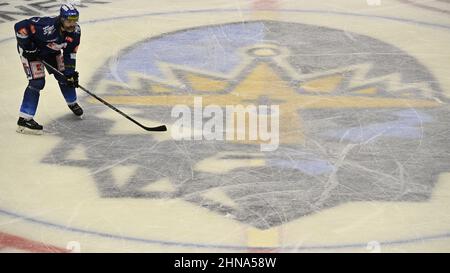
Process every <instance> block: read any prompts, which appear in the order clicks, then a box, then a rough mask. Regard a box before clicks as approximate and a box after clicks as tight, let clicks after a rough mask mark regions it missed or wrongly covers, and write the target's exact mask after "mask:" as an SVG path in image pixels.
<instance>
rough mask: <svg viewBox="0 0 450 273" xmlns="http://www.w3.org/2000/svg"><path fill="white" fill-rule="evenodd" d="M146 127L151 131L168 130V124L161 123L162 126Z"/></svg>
mask: <svg viewBox="0 0 450 273" xmlns="http://www.w3.org/2000/svg"><path fill="white" fill-rule="evenodd" d="M144 129H145V130H146V131H149V132H165V131H167V127H166V125H161V126H157V127H145V128H144Z"/></svg>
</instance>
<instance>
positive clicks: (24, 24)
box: [14, 17, 81, 73]
mask: <svg viewBox="0 0 450 273" xmlns="http://www.w3.org/2000/svg"><path fill="white" fill-rule="evenodd" d="M14 30H15V33H16V38H17V43H18V46H19V47H21V48H22V49H25V50H34V49H39V51H40V53H39V55H40V56H41V57H42V58H45V57H47V56H49V55H52V54H55V55H56V54H59V53H60V52H61V50H62V51H63V56H64V65H65V73H71V72H73V71H74V70H75V65H76V53H77V50H78V45H79V44H80V36H81V29H80V26H78V25H77V26H76V28H75V31H74V32H66V31H62V30H61V23H60V21H59V17H32V18H30V19H25V20H22V21H20V22H17V23H16V24H15V25H14Z"/></svg>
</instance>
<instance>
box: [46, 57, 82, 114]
mask: <svg viewBox="0 0 450 273" xmlns="http://www.w3.org/2000/svg"><path fill="white" fill-rule="evenodd" d="M52 61H53V62H54V63H55V66H53V67H57V68H58V70H59V71H61V72H63V71H64V60H63V57H62V54H59V55H57V56H56V57H55V58H53V60H52ZM49 64H52V63H51V62H49ZM53 75H54V77H55V79H56V80H57V81H58V85H59V88H60V89H61V93H62V94H63V96H64V99H65V100H66V103H67V106H69V109H70V110H71V111H72V112H73V113H74V114H75V115H76V116H79V117H82V116H83V109H82V108H81V107H80V105H79V104H78V101H77V93H76V90H75V87H72V86H69V85H68V84H67V82H66V79H65V78H62V77H61V76H59V75H57V74H56V73H53Z"/></svg>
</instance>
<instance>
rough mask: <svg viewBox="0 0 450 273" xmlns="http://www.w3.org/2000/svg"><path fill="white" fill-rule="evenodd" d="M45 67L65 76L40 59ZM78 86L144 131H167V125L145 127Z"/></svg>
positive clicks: (81, 87) (79, 86)
mask: <svg viewBox="0 0 450 273" xmlns="http://www.w3.org/2000/svg"><path fill="white" fill-rule="evenodd" d="M42 62H43V63H44V64H45V66H46V67H48V68H50V69H51V70H52V71H53V72H55V73H56V74H58V75H59V76H60V77H65V76H64V74H63V73H61V72H60V71H59V70H57V69H56V68H54V67H53V66H51V65H49V64H48V63H47V62H46V61H44V60H43V61H42ZM78 88H80V89H81V90H83V91H84V92H86V93H88V94H89V95H91V96H92V97H94V98H95V99H97V100H98V101H100V102H101V103H103V104H104V105H106V106H108V107H109V108H111V109H112V110H114V111H116V112H117V113H119V114H121V115H122V116H124V117H125V118H126V119H128V120H129V121H131V122H133V123H134V124H136V125H137V126H139V127H141V128H142V129H144V130H146V131H153V132H164V131H167V127H166V125H160V126H156V127H147V126H144V125H142V124H141V123H139V122H137V121H136V120H135V119H133V118H132V117H130V116H128V115H127V114H125V113H124V112H122V111H120V110H119V109H117V108H116V107H114V106H113V105H111V104H110V103H109V102H107V101H105V100H104V99H102V98H100V97H99V96H97V95H95V94H94V93H92V92H91V91H89V90H87V89H86V88H84V87H83V86H81V85H78Z"/></svg>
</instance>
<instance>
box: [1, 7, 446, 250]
mask: <svg viewBox="0 0 450 273" xmlns="http://www.w3.org/2000/svg"><path fill="white" fill-rule="evenodd" d="M44 2H45V3H44ZM81 3H82V5H81V6H80V8H79V10H80V13H81V18H80V25H81V29H82V38H81V46H80V49H79V52H78V59H77V70H78V71H79V72H80V83H81V84H82V85H84V86H85V87H87V88H88V89H90V90H91V91H93V92H94V93H96V94H97V95H99V96H101V97H103V98H105V99H106V100H107V101H109V102H111V103H112V104H114V105H116V106H117V107H118V108H120V109H122V110H124V111H125V112H126V113H128V114H130V115H131V116H133V117H135V118H136V119H137V120H139V121H140V122H142V123H144V124H146V125H157V124H167V126H168V127H169V132H167V133H149V132H146V131H144V130H142V129H140V128H139V127H137V126H135V125H133V124H132V123H130V122H129V121H127V120H126V119H124V118H123V117H121V116H120V115H118V114H117V113H115V112H114V111H112V110H110V109H109V108H107V107H105V106H104V105H102V104H99V103H98V102H97V101H96V100H94V99H92V98H91V97H89V96H87V95H85V94H84V93H83V92H82V91H81V90H79V91H78V94H79V101H80V104H81V105H82V106H83V107H84V110H85V118H84V119H83V120H78V119H76V118H75V117H74V116H73V115H72V114H71V113H70V112H69V110H68V108H67V106H66V105H65V103H64V99H63V97H62V95H61V93H60V91H59V89H58V85H57V83H56V81H55V80H54V79H53V78H52V77H47V84H46V87H45V89H44V90H43V91H42V93H41V100H40V105H39V108H38V113H37V115H36V120H37V121H38V122H40V123H42V124H43V125H44V128H45V134H44V135H43V136H29V135H20V134H17V133H16V132H15V129H16V121H17V117H18V109H19V106H20V102H21V99H22V96H23V91H24V89H25V87H26V85H27V80H26V77H25V75H24V73H23V68H22V66H21V63H20V60H19V57H18V54H17V53H16V41H15V38H14V31H13V25H14V23H15V21H18V20H20V19H23V18H27V17H32V16H42V15H44V14H52V15H54V14H56V12H57V10H58V7H57V6H58V5H59V1H14V0H10V1H6V4H5V5H2V6H0V49H1V52H2V53H1V55H0V56H1V58H0V61H1V64H2V65H1V66H0V79H1V83H2V84H1V89H2V91H1V92H0V121H1V122H0V140H1V141H0V153H1V156H0V251H3V252H10V251H25V252H28V251H31V252H33V251H39V252H42V251H66V250H67V249H71V250H73V251H81V252H100V251H106V252H135V251H139V252H175V251H176V252H236V251H237V252H347V251H352V252H353V251H354V252H372V251H375V252H380V251H381V252H415V251H432V252H441V251H445V252H448V251H450V213H449V212H450V173H449V170H450V138H449V135H450V134H449V133H450V132H449V126H450V109H449V97H450V77H449V75H450V50H449V45H450V16H449V14H450V2H449V1H445V0H436V1H415V0H411V1H410V0H395V1H394V0H381V1H363V0H346V1H300V0H295V1H294V0H291V1H289V0H286V1H276V0H259V1H203V0H198V1H184V0H176V1H144V0H127V1H108V0H104V1H81ZM57 4H58V5H57ZM194 97H201V98H202V99H203V104H204V105H205V106H206V105H213V104H214V105H218V106H220V107H222V108H225V107H226V105H236V104H242V105H248V104H255V105H273V104H276V105H279V106H280V115H279V118H280V144H279V147H278V149H276V150H275V151H270V152H265V151H261V150H260V145H259V143H256V142H251V141H247V142H246V141H239V142H238V141H236V142H235V141H225V140H224V141H220V140H209V141H208V140H204V139H201V140H183V141H180V140H174V139H173V138H172V135H173V134H174V133H173V132H172V130H174V127H172V124H173V123H174V118H173V117H172V116H171V109H172V108H173V107H174V106H175V105H178V104H185V105H188V106H189V107H192V106H193V98H194ZM196 133H198V132H193V134H194V135H195V134H196Z"/></svg>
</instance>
